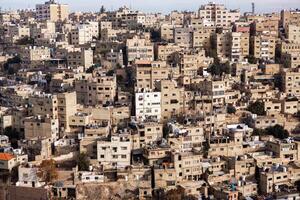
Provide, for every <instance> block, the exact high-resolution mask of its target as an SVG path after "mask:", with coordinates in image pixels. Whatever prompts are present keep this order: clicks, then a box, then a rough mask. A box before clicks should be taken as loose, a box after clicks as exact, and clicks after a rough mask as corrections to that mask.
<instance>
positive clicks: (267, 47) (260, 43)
mask: <svg viewBox="0 0 300 200" xmlns="http://www.w3.org/2000/svg"><path fill="white" fill-rule="evenodd" d="M275 43H276V38H275V37H274V36H272V35H265V34H260V35H256V36H252V37H251V43H250V45H251V47H250V49H252V51H253V52H252V55H253V56H254V57H255V58H260V59H264V60H274V59H275Z"/></svg>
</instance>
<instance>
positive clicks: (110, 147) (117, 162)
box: [97, 134, 132, 167]
mask: <svg viewBox="0 0 300 200" xmlns="http://www.w3.org/2000/svg"><path fill="white" fill-rule="evenodd" d="M131 149H132V141H131V140H130V136H129V135H125V134H121V135H113V136H111V140H110V141H98V142H97V160H98V162H99V164H100V165H101V164H102V165H103V166H104V167H106V166H108V167H126V166H128V165H130V160H131Z"/></svg>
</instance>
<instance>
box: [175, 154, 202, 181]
mask: <svg viewBox="0 0 300 200" xmlns="http://www.w3.org/2000/svg"><path fill="white" fill-rule="evenodd" d="M171 160H172V162H173V163H174V168H175V171H176V176H177V180H181V181H182V180H194V181H197V180H200V179H201V175H202V173H203V171H202V166H201V160H202V155H201V154H200V153H199V152H171Z"/></svg>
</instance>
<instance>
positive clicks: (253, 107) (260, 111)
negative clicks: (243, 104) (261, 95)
mask: <svg viewBox="0 0 300 200" xmlns="http://www.w3.org/2000/svg"><path fill="white" fill-rule="evenodd" d="M247 110H248V111H250V112H252V113H253V114H257V115H265V114H266V112H265V108H264V103H263V102H261V101H256V102H254V103H250V105H249V106H248V108H247Z"/></svg>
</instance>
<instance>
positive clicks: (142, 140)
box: [132, 122, 163, 149]
mask: <svg viewBox="0 0 300 200" xmlns="http://www.w3.org/2000/svg"><path fill="white" fill-rule="evenodd" d="M136 128H137V130H136V131H137V134H133V135H132V138H133V139H132V144H133V149H140V148H142V147H144V146H145V145H148V144H150V143H154V142H155V141H157V140H159V139H161V138H162V137H163V124H161V123H155V122H145V123H140V124H137V125H136Z"/></svg>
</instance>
